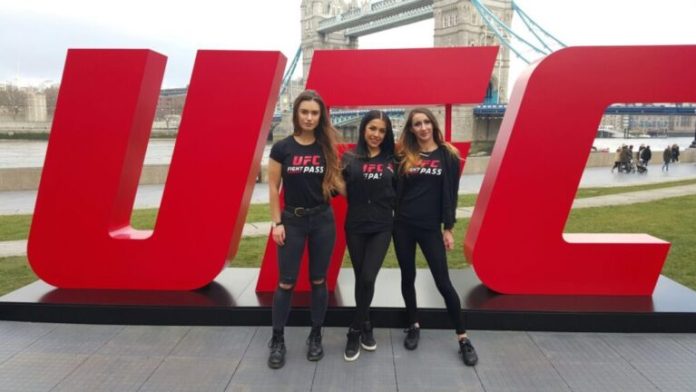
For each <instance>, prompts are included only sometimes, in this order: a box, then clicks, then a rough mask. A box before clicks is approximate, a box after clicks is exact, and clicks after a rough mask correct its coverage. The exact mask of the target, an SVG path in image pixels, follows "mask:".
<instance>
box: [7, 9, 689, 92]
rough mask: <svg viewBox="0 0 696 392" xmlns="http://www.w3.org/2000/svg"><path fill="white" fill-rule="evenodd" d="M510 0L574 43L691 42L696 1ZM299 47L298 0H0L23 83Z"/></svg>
mask: <svg viewBox="0 0 696 392" xmlns="http://www.w3.org/2000/svg"><path fill="white" fill-rule="evenodd" d="M516 3H517V4H518V5H519V6H520V7H521V8H522V9H523V10H524V11H525V12H526V13H527V14H528V15H529V16H531V17H532V18H533V19H534V20H536V21H537V22H538V23H539V24H540V25H542V26H543V27H544V28H545V29H546V30H548V31H549V32H551V33H552V34H554V35H555V36H556V37H557V38H559V39H560V40H562V41H564V43H565V44H567V45H570V46H575V45H639V44H696V0H661V1H654V0H576V1H551V0H517V1H516ZM432 29H433V21H432V20H428V21H423V22H419V23H416V24H413V25H410V26H406V27H401V28H399V29H395V30H390V31H387V32H383V33H378V34H373V35H370V36H366V37H362V38H360V47H361V48H407V47H430V46H432V41H433V38H432V36H433V33H432ZM299 45H300V1H299V0H243V1H239V0H238V1H234V0H225V1H222V0H219V1H214V0H196V1H188V2H181V3H179V2H174V1H171V0H167V1H165V0H138V1H135V0H120V1H94V0H59V1H56V0H52V1H49V0H21V1H3V2H2V3H0V81H12V82H15V83H21V84H27V83H31V84H37V83H40V82H43V81H52V82H57V81H59V80H60V76H61V73H62V70H63V64H64V61H65V54H66V51H67V49H68V48H149V49H153V50H156V51H158V52H160V53H162V54H164V55H166V56H167V57H168V62H167V69H166V73H165V81H164V86H163V87H180V86H185V85H186V84H187V83H188V80H189V78H190V72H191V68H192V66H193V60H194V57H195V52H196V50H197V49H257V50H280V51H282V52H283V53H284V54H285V55H286V56H287V57H288V59H289V60H290V59H291V58H292V56H293V55H294V53H295V51H296V50H297V48H298V47H299ZM516 64H517V65H516V66H514V68H513V71H512V75H511V79H513V80H514V78H515V77H516V73H517V72H519V69H520V67H521V66H522V65H520V64H521V63H519V62H517V63H516ZM298 68H299V67H298ZM695 69H696V65H695Z"/></svg>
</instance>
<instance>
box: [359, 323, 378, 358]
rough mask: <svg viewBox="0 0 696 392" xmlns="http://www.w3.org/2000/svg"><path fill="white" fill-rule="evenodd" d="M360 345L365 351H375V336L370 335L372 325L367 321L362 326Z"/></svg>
mask: <svg viewBox="0 0 696 392" xmlns="http://www.w3.org/2000/svg"><path fill="white" fill-rule="evenodd" d="M360 345H361V346H362V348H364V349H365V350H367V351H375V350H376V349H377V341H375V335H374V334H373V333H372V323H370V322H369V321H365V322H364V323H363V325H362V334H361V335H360Z"/></svg>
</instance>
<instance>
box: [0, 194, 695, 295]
mask: <svg viewBox="0 0 696 392" xmlns="http://www.w3.org/2000/svg"><path fill="white" fill-rule="evenodd" d="M695 218H696V195H693V196H684V197H678V198H670V199H664V200H659V201H654V202H649V203H640V204H631V205H625V206H609V207H599V208H583V209H577V210H573V211H572V212H571V215H570V218H569V220H568V223H567V225H566V230H565V231H566V232H568V233H648V234H651V235H653V236H655V237H658V238H661V239H664V240H667V241H670V242H671V243H672V247H671V250H670V253H669V256H668V258H667V261H666V263H665V266H664V268H663V271H662V273H663V274H664V275H666V276H668V277H670V278H671V279H674V280H676V281H677V282H679V283H682V284H684V285H686V286H688V287H690V288H692V289H696V244H694V239H696V225H695V224H694V219H695ZM468 223H469V222H468V220H467V219H462V220H460V221H459V223H458V224H457V226H456V228H455V239H456V241H457V247H456V249H455V250H453V251H452V252H450V253H449V264H450V267H451V268H462V267H464V266H466V265H468V263H467V261H466V259H465V258H464V253H463V250H462V244H463V238H464V234H465V233H466V228H467V225H468ZM265 246H266V238H265V237H257V238H245V239H243V240H242V243H241V244H240V247H239V251H238V252H237V257H236V258H235V260H233V261H232V262H231V263H230V265H231V266H233V267H258V266H259V263H260V261H261V258H262V257H263V253H264V250H265ZM417 264H418V266H419V267H420V268H424V267H425V266H426V265H425V262H424V259H423V257H422V256H421V255H419V257H418V260H417ZM349 265H350V264H349V260H348V257H347V256H346V257H345V258H344V266H349ZM384 267H385V268H397V267H398V264H397V262H396V258H395V257H394V251H393V248H391V249H390V250H389V253H388V254H387V258H386V260H385V263H384ZM34 279H36V278H35V276H34V275H33V273H32V272H31V270H30V269H29V268H28V266H27V261H26V258H24V257H10V258H4V259H0V294H2V293H6V292H8V291H11V290H14V289H16V288H18V287H21V286H23V285H25V284H27V283H28V282H31V281H33V280H34Z"/></svg>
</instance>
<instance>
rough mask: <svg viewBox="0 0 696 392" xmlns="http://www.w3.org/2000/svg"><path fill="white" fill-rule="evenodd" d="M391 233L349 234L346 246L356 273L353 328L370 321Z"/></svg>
mask: <svg viewBox="0 0 696 392" xmlns="http://www.w3.org/2000/svg"><path fill="white" fill-rule="evenodd" d="M390 241H391V233H390V232H388V231H383V232H379V233H348V232H346V245H347V246H348V253H349V254H350V260H351V262H352V264H353V272H355V317H354V318H353V323H352V324H351V328H353V329H360V327H361V325H362V323H364V322H365V321H368V320H369V319H370V304H371V303H372V297H373V296H374V294H375V280H376V279H377V273H378V272H379V269H380V268H381V267H382V263H383V262H384V256H386V254H387V249H389V242H390Z"/></svg>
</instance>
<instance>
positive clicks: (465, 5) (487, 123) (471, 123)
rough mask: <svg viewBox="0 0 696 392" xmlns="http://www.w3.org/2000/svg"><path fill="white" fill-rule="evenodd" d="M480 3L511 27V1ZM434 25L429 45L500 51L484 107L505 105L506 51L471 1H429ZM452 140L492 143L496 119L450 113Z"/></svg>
mask: <svg viewBox="0 0 696 392" xmlns="http://www.w3.org/2000/svg"><path fill="white" fill-rule="evenodd" d="M482 3H483V4H484V5H485V6H486V7H487V8H488V9H489V10H490V11H491V12H493V13H494V14H495V16H496V17H497V18H498V19H500V20H501V21H502V22H503V23H504V24H505V25H507V26H511V24H512V15H513V10H512V0H483V1H482ZM433 19H434V22H435V27H434V32H433V44H434V46H436V47H442V46H491V45H498V46H499V47H500V49H499V52H498V58H497V59H496V63H495V68H494V71H493V74H492V76H491V80H490V82H489V83H490V84H489V88H488V91H487V93H486V103H506V101H507V85H508V74H509V72H510V49H508V48H507V46H505V45H502V44H501V43H500V42H499V41H498V40H497V38H496V36H495V35H494V33H493V32H491V31H490V30H489V29H488V28H487V27H486V25H485V23H484V22H483V20H482V19H481V16H480V14H479V13H478V12H477V11H476V9H475V7H474V5H473V4H472V2H471V0H433ZM452 126H453V128H454V129H453V130H454V133H453V137H454V138H455V139H458V140H493V139H495V136H496V135H497V130H498V128H499V127H500V119H497V120H495V119H493V120H491V119H479V120H475V119H474V112H473V107H454V108H453V110H452Z"/></svg>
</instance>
